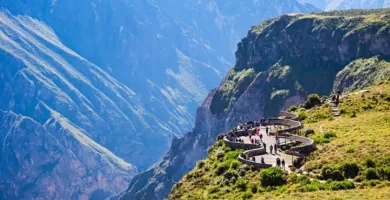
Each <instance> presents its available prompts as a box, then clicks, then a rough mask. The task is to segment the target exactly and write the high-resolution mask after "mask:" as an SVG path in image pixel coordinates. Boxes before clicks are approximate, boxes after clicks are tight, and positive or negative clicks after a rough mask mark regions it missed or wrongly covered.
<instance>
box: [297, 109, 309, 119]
mask: <svg viewBox="0 0 390 200" xmlns="http://www.w3.org/2000/svg"><path fill="white" fill-rule="evenodd" d="M298 117H299V119H300V120H305V119H306V118H307V114H306V112H304V111H301V112H299V113H298Z"/></svg>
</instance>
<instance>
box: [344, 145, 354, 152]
mask: <svg viewBox="0 0 390 200" xmlns="http://www.w3.org/2000/svg"><path fill="white" fill-rule="evenodd" d="M345 152H346V153H354V152H355V147H354V146H349V147H347V148H345Z"/></svg>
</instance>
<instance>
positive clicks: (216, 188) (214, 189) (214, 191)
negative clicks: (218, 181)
mask: <svg viewBox="0 0 390 200" xmlns="http://www.w3.org/2000/svg"><path fill="white" fill-rule="evenodd" d="M208 192H209V194H214V193H217V192H219V187H218V186H213V187H210V188H209V189H208Z"/></svg>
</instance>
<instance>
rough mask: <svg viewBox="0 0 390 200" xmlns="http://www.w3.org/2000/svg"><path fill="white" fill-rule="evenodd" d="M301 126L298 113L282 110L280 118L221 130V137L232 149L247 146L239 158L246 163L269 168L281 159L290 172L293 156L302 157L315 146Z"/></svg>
mask: <svg viewBox="0 0 390 200" xmlns="http://www.w3.org/2000/svg"><path fill="white" fill-rule="evenodd" d="M302 128H303V124H302V123H301V122H300V121H299V117H298V116H297V115H296V114H293V113H289V112H280V114H279V118H276V119H269V120H262V121H254V122H252V121H250V122H247V123H245V125H244V124H240V125H239V126H238V127H237V128H234V129H232V131H230V132H229V133H225V134H220V135H219V136H218V139H223V141H224V143H225V144H226V146H228V147H230V148H231V149H233V150H234V149H244V150H246V151H244V152H243V153H241V154H240V155H239V156H238V158H237V159H238V160H239V161H240V162H242V163H244V164H247V165H249V166H254V167H255V168H268V167H272V166H278V165H277V159H279V161H280V163H279V166H280V167H282V168H284V169H285V170H287V171H288V172H290V171H291V167H292V166H293V160H294V159H303V158H305V156H306V155H307V154H308V153H310V152H311V151H313V150H315V143H314V141H313V140H312V139H310V138H307V137H303V136H300V135H299V134H300V132H301V129H302ZM271 146H272V147H271ZM275 148H276V151H275ZM294 157H295V158H294ZM279 161H278V162H279ZM281 161H284V163H285V164H284V166H283V165H282V164H281V163H282V162H281Z"/></svg>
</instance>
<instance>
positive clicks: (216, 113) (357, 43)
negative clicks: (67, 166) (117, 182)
mask: <svg viewBox="0 0 390 200" xmlns="http://www.w3.org/2000/svg"><path fill="white" fill-rule="evenodd" d="M389 19H390V10H371V11H363V10H354V11H340V12H329V13H319V14H309V15H284V16H281V17H278V18H275V19H271V20H268V21H265V22H263V23H261V24H260V25H258V26H256V27H253V28H252V29H251V30H250V31H249V33H248V36H247V37H246V38H244V39H242V41H241V42H240V43H239V45H238V50H237V52H236V64H235V66H234V67H233V69H231V70H230V72H229V73H228V75H227V76H226V77H225V78H224V80H223V81H222V83H221V85H220V86H219V87H218V88H217V89H215V90H213V91H212V92H211V93H210V94H209V95H208V96H207V98H206V99H205V101H204V102H203V104H202V105H201V107H200V108H199V109H198V111H197V118H196V123H195V128H194V129H193V131H192V132H189V133H187V134H186V135H185V136H184V137H183V138H181V139H176V140H174V142H173V145H172V147H171V149H170V151H169V152H168V154H167V155H166V156H165V157H164V159H163V161H162V162H161V163H159V164H158V165H156V166H155V167H153V168H152V169H150V170H148V171H146V172H144V173H142V174H140V175H137V176H136V177H134V178H133V179H132V181H131V183H130V185H129V187H128V189H127V190H126V191H125V192H124V193H123V194H122V195H121V197H120V199H162V198H163V197H166V195H167V191H169V190H170V189H171V187H172V184H173V183H174V182H176V181H179V180H180V178H181V177H182V176H183V174H185V173H186V172H188V171H189V170H190V169H192V168H193V167H194V166H195V163H196V162H197V161H198V160H200V159H203V158H205V157H206V155H207V151H206V150H207V148H208V147H209V146H210V145H212V144H214V142H215V137H216V135H217V134H219V133H221V132H225V131H227V130H229V129H230V128H232V127H234V126H235V125H236V124H237V123H238V122H242V121H246V120H253V119H260V118H261V117H262V116H268V117H269V116H275V115H276V114H277V113H278V112H279V111H280V110H283V109H286V108H287V107H288V106H290V105H291V104H297V103H300V102H302V101H303V100H304V98H305V97H306V96H307V95H308V94H310V93H314V92H315V93H319V94H320V95H329V94H330V93H331V92H332V91H333V90H334V85H344V86H345V87H347V88H343V89H348V87H349V86H351V85H354V86H359V85H364V84H365V83H364V81H361V80H354V81H353V82H354V83H353V84H351V83H348V84H347V83H344V81H343V80H346V78H342V77H348V76H349V74H351V73H350V72H351V71H353V70H347V71H349V72H344V73H343V72H341V70H343V69H344V68H345V67H346V66H348V65H350V63H353V62H355V63H357V62H356V61H357V60H358V59H360V58H371V57H372V59H375V58H376V56H379V57H380V58H381V60H382V61H383V62H386V63H388V62H389V60H388V57H389V56H390V51H389V44H390V42H389V41H390V37H389V35H390V34H389V33H390V26H389V24H390V23H389ZM378 63H379V62H378ZM356 68H359V66H356ZM371 68H373V67H371ZM380 68H386V67H377V69H380ZM386 69H387V68H386ZM382 72H383V73H386V70H382ZM336 77H340V78H336ZM335 80H336V81H335ZM338 80H340V81H338Z"/></svg>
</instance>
